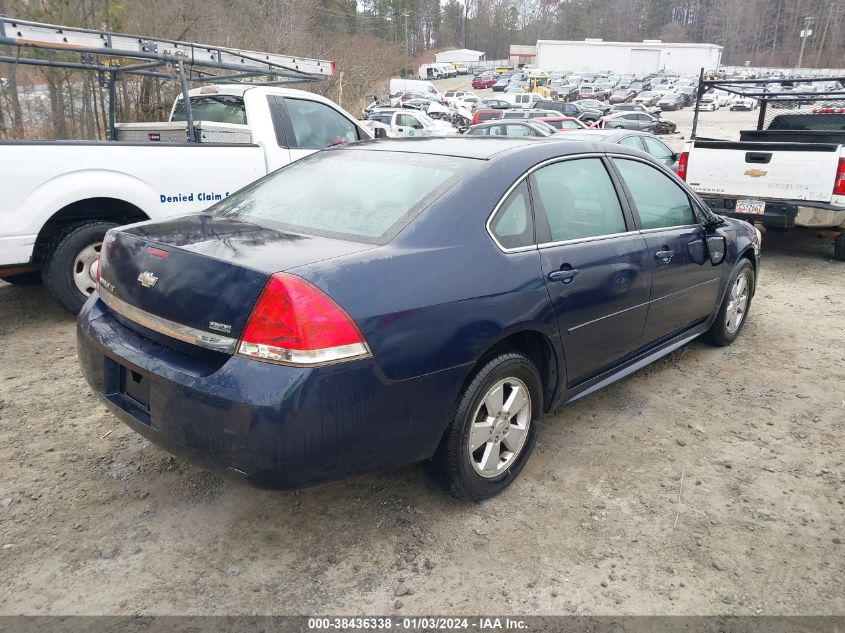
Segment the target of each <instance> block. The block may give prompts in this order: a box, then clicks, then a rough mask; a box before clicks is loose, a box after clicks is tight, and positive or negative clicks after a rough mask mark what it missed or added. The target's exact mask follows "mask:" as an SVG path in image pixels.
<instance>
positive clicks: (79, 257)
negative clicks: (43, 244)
mask: <svg viewBox="0 0 845 633" xmlns="http://www.w3.org/2000/svg"><path fill="white" fill-rule="evenodd" d="M116 226H118V225H117V224H115V223H113V222H102V221H94V222H82V223H80V224H74V225H72V226H71V227H69V228H68V229H67V230H66V231H65V232H64V233H62V234H61V235H59V237H58V238H56V240H55V241H54V242H53V244H52V245H51V247H50V249H49V252H48V253H47V255H46V260H45V262H44V267H43V268H42V269H41V278H42V279H43V280H44V285H45V286H46V288H47V291H48V292H49V293H50V294H51V295H53V297H55V298H56V299H57V300H58V302H59V303H61V304H62V306H64V307H65V308H66V309H67V310H69V311H70V312H72V313H73V314H76V313H77V312H79V310H80V309H82V304H84V303H85V300H86V299H87V298H88V297H90V296H91V293H92V292H94V290H95V289H96V287H97V262H98V260H99V258H100V246H101V245H102V243H103V237H104V236H105V234H106V231H108V230H109V229H112V228H114V227H116Z"/></svg>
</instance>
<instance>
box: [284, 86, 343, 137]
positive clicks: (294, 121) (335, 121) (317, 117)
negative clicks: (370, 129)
mask: <svg viewBox="0 0 845 633" xmlns="http://www.w3.org/2000/svg"><path fill="white" fill-rule="evenodd" d="M285 106H287V111H288V116H289V117H290V123H291V127H293V134H294V137H295V138H296V146H297V147H299V148H302V149H323V148H325V147H330V146H332V145H338V144H342V143H352V142H354V141H357V140H358V130H357V129H356V127H355V124H354V123H352V121H350V120H349V119H347V118H346V117H345V116H343V115H342V114H340V112H338V111H337V110H334V109H333V108H330V107H329V106H327V105H326V104H324V103H319V102H317V101H308V100H305V99H287V98H286V99H285Z"/></svg>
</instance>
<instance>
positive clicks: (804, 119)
mask: <svg viewBox="0 0 845 633" xmlns="http://www.w3.org/2000/svg"><path fill="white" fill-rule="evenodd" d="M840 107H841V106H840ZM768 129H770V130H783V131H787V130H800V131H804V132H823V131H827V132H839V131H845V114H779V115H777V116H776V117H775V118H773V119H772V122H771V123H770V124H769V128H768Z"/></svg>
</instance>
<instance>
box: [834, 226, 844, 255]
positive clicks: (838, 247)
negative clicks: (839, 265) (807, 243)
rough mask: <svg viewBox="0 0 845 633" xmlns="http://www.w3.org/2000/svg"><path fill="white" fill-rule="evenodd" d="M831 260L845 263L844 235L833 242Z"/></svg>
mask: <svg viewBox="0 0 845 633" xmlns="http://www.w3.org/2000/svg"><path fill="white" fill-rule="evenodd" d="M833 259H837V260H839V261H840V262H845V233H842V234H841V235H840V236H839V237H837V238H836V239H834V240H833Z"/></svg>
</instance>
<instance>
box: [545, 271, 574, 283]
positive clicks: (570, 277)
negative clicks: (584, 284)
mask: <svg viewBox="0 0 845 633" xmlns="http://www.w3.org/2000/svg"><path fill="white" fill-rule="evenodd" d="M577 274H578V270H577V269H575V268H570V269H569V270H555V271H552V272H550V273H549V279H550V280H551V281H562V282H563V283H565V284H571V283H572V282H573V281H575V275H577Z"/></svg>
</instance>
